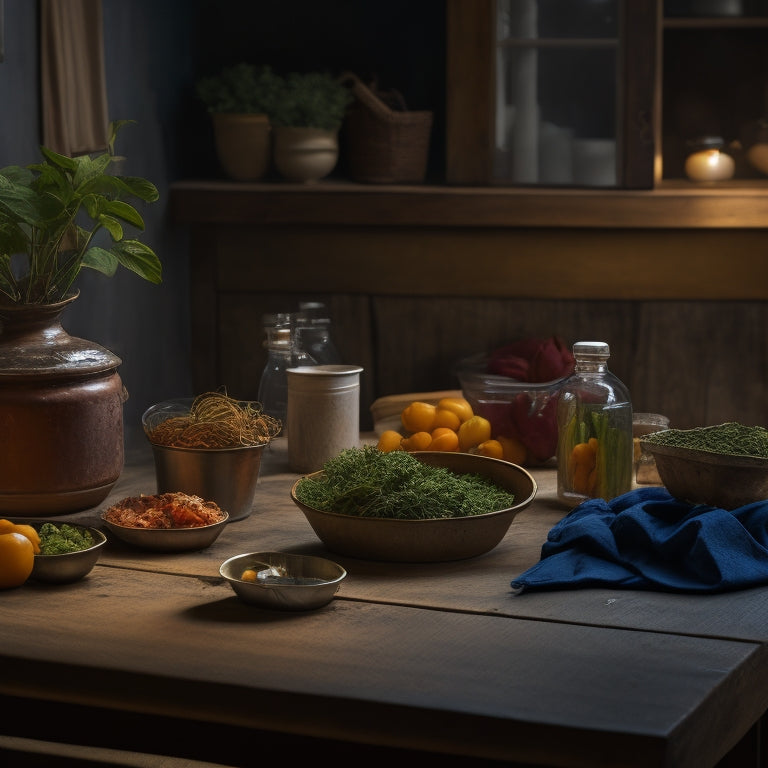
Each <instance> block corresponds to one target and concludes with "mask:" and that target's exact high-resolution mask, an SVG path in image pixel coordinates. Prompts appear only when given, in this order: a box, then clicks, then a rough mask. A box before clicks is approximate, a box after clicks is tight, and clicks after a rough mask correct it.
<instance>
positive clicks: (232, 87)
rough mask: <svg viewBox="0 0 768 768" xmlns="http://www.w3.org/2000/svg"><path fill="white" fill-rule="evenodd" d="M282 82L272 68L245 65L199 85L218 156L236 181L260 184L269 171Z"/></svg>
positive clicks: (226, 69) (202, 79)
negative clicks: (272, 118)
mask: <svg viewBox="0 0 768 768" xmlns="http://www.w3.org/2000/svg"><path fill="white" fill-rule="evenodd" d="M281 87H282V78H280V76H279V75H277V74H275V73H274V72H273V71H272V69H271V68H270V67H267V66H262V67H257V66H255V65H253V64H247V63H245V62H242V63H240V64H237V65H235V66H233V67H225V68H224V69H222V70H221V72H220V73H219V74H218V75H213V76H209V77H204V78H201V79H200V80H198V82H197V86H196V89H197V95H198V96H199V97H200V99H201V101H202V102H203V103H204V104H205V106H206V109H207V110H208V112H209V113H210V115H211V119H212V121H213V131H214V140H215V143H216V154H217V156H218V158H219V162H220V163H221V165H222V168H223V169H224V171H225V172H226V174H227V175H228V176H229V177H230V178H232V179H234V180H236V181H257V180H258V179H261V178H263V176H264V175H265V174H266V172H267V170H268V169H269V161H270V157H271V143H270V127H271V126H270V119H269V115H270V114H271V112H272V109H273V105H274V103H275V100H276V98H277V94H278V93H279V91H280V89H281Z"/></svg>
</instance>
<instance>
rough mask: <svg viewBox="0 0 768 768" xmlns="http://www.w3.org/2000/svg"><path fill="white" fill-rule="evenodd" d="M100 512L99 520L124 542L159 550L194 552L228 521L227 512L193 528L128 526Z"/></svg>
mask: <svg viewBox="0 0 768 768" xmlns="http://www.w3.org/2000/svg"><path fill="white" fill-rule="evenodd" d="M105 515H106V512H102V513H101V520H102V522H103V523H104V525H105V526H106V527H107V528H108V529H109V531H110V532H111V533H114V534H115V536H117V538H118V539H121V540H122V541H124V542H125V543H126V544H131V545H132V546H134V547H141V548H142V549H154V550H157V551H159V552H194V551H196V550H199V549H205V548H206V547H210V546H211V544H213V542H214V541H216V539H217V538H218V537H219V534H220V533H221V532H222V531H223V530H224V526H225V525H226V524H227V523H228V522H229V514H228V513H226V512H225V513H224V519H223V520H219V521H218V522H216V523H213V524H211V525H200V526H196V527H193V528H130V527H128V526H125V525H117V524H116V523H111V522H110V521H109V520H107V519H106V517H105Z"/></svg>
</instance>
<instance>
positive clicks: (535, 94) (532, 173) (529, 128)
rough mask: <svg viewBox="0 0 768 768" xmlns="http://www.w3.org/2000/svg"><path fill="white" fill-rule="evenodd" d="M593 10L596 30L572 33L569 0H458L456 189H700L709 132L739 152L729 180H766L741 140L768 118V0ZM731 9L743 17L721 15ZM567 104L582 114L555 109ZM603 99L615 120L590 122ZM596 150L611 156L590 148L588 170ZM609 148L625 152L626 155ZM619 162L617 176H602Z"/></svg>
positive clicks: (593, 3) (452, 99) (450, 10)
mask: <svg viewBox="0 0 768 768" xmlns="http://www.w3.org/2000/svg"><path fill="white" fill-rule="evenodd" d="M580 5H581V6H582V7H583V11H584V12H587V11H589V10H590V9H591V12H592V13H593V15H596V22H595V25H594V28H593V27H590V26H589V25H588V24H586V23H585V24H583V25H581V26H580V27H574V32H573V33H568V32H567V31H563V30H562V29H558V28H557V26H556V25H553V24H552V23H549V24H548V23H547V18H552V17H553V14H554V15H555V17H556V16H557V14H558V12H559V11H561V10H562V9H561V8H560V7H559V5H558V0H515V2H505V0H447V7H446V9H447V17H446V28H447V70H446V94H447V96H446V99H447V101H446V120H447V124H446V137H447V138H446V142H447V154H446V181H447V182H448V183H449V184H480V185H494V184H496V185H508V186H534V187H535V186H562V187H575V188H579V187H581V188H584V187H595V186H597V187H608V188H624V189H657V188H659V187H661V186H663V185H664V184H666V183H668V182H669V183H671V184H673V185H680V184H681V183H683V184H689V183H690V182H688V180H687V178H686V177H685V174H684V162H685V157H686V153H687V151H688V148H687V142H688V141H689V140H692V139H695V138H697V137H699V136H702V135H717V136H721V137H722V138H723V139H724V141H725V143H726V144H727V145H728V148H729V151H730V152H731V153H732V154H733V155H734V157H735V159H736V174H735V176H734V179H733V180H731V181H729V182H727V184H726V186H727V185H730V186H733V185H744V184H747V185H754V184H758V185H759V184H760V182H764V181H765V180H766V176H765V174H763V173H762V172H760V171H757V170H756V169H755V168H753V167H752V166H751V165H750V164H749V163H748V162H747V161H746V158H745V157H744V153H743V151H742V149H741V148H740V146H739V144H738V143H737V142H741V147H743V139H744V131H745V128H746V127H748V126H749V124H750V123H752V122H754V121H756V120H758V119H760V118H762V117H764V116H765V115H766V113H768V105H767V104H766V98H767V95H766V94H767V92H768V91H767V89H768V18H766V15H767V13H768V12H767V11H766V8H765V6H766V3H764V2H762V0H742V1H741V2H734V1H733V0H730V1H729V2H723V3H717V2H714V1H713V0H709V2H706V3H704V2H695V0H689V2H679V1H678V2H667V3H665V2H664V1H663V0H580ZM718 6H720V7H722V8H724V9H725V11H728V12H730V15H712V14H714V13H715V12H716V11H717V8H718ZM595 9H597V11H598V12H599V13H597V14H596V13H595ZM734 9H735V11H734ZM505 12H506V13H507V14H510V13H511V17H512V20H511V21H509V19H506V20H505V18H506V17H505V16H504V13H505ZM548 14H549V16H548ZM548 35H549V36H548ZM509 50H513V51H514V52H515V55H514V56H510V55H509V53H508V51H509ZM573 51H576V52H577V53H578V55H576V54H572V53H571V52H573ZM556 54H557V55H556ZM547 61H548V62H549V64H548V65H546V66H545V64H546V62H547ZM553 62H554V63H553ZM601 62H602V64H603V67H602V69H603V70H604V71H605V73H606V74H605V76H603V77H600V76H598V73H599V71H600V64H601ZM553 72H554V74H553ZM560 77H562V83H560V81H559V79H558V78H560ZM529 81H530V82H529ZM526 84H527V85H528V87H527V88H526V87H525V85H526ZM577 84H578V86H579V87H578V88H577ZM611 88H613V90H611ZM558 89H559V90H558ZM592 91H594V92H595V93H596V95H595V96H591V95H589V94H590V93H591V92H592ZM574 93H575V97H574ZM573 98H577V99H579V101H578V102H577V103H576V104H575V105H574V104H572V103H570V101H569V100H572V99H573ZM558 99H560V100H561V101H562V102H564V103H565V104H566V105H569V106H570V109H568V110H566V109H564V108H562V105H561V108H560V109H559V110H555V109H554V108H553V105H556V104H557V100H558ZM598 101H599V103H598ZM601 105H602V107H603V108H607V109H609V111H610V112H611V117H610V118H608V117H605V116H603V117H602V118H601V119H600V120H596V119H592V120H590V119H589V118H590V116H592V115H593V114H594V113H595V112H597V111H598V110H599V109H600V107H601ZM553 137H554V138H553ZM555 139H557V141H555ZM585 146H586V147H587V149H588V150H590V151H594V152H598V151H600V152H603V155H602V156H598V155H597V154H593V155H589V156H587V157H588V159H589V161H590V162H591V163H592V165H591V166H588V167H587V168H586V171H585V169H584V157H585V155H584V152H585ZM605 147H609V148H610V147H613V151H614V152H615V154H614V155H613V158H611V155H610V154H608V155H606V154H605V153H604V152H605V150H604V148H605ZM500 157H501V158H502V160H501V161H500ZM611 159H613V160H614V161H615V168H613V170H612V175H609V176H608V178H606V177H605V175H604V174H601V173H599V171H601V169H602V168H603V166H604V165H606V164H607V163H609V162H610V161H611ZM569 163H570V164H571V165H570V168H569V169H567V172H565V173H564V174H562V175H559V176H558V174H557V170H558V169H565V168H566V166H567V165H568V164H569ZM601 164H602V165H601ZM551 166H555V171H553V170H552V167H551ZM585 174H586V175H585Z"/></svg>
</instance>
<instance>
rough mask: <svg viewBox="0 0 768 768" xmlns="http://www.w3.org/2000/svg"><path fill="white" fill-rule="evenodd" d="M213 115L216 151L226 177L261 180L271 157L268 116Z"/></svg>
mask: <svg viewBox="0 0 768 768" xmlns="http://www.w3.org/2000/svg"><path fill="white" fill-rule="evenodd" d="M212 117H213V130H214V138H215V141H216V154H217V155H218V158H219V162H220V163H221V166H222V168H223V169H224V171H225V173H226V174H227V176H229V178H230V179H233V180H235V181H258V180H259V179H262V178H263V177H264V176H265V175H266V173H267V171H268V170H269V162H270V159H271V156H272V143H271V142H272V138H271V134H270V132H271V126H270V124H269V118H268V117H267V116H266V115H250V114H243V115H238V114H227V113H216V114H213V115H212Z"/></svg>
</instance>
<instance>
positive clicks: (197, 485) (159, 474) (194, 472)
mask: <svg viewBox="0 0 768 768" xmlns="http://www.w3.org/2000/svg"><path fill="white" fill-rule="evenodd" d="M264 447H265V446H264V445H255V446H248V447H243V448H172V447H169V446H165V445H155V444H154V443H152V452H153V454H154V457H155V476H156V478H157V492H158V493H188V494H191V495H195V496H200V497H201V498H203V499H205V500H206V501H215V502H216V503H217V504H218V505H219V507H221V509H223V510H225V511H226V512H229V521H230V522H233V521H235V520H242V519H243V518H245V517H248V515H250V514H251V511H252V509H253V500H254V497H255V495H256V482H257V480H258V479H259V469H260V467H261V455H262V453H263V451H264Z"/></svg>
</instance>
